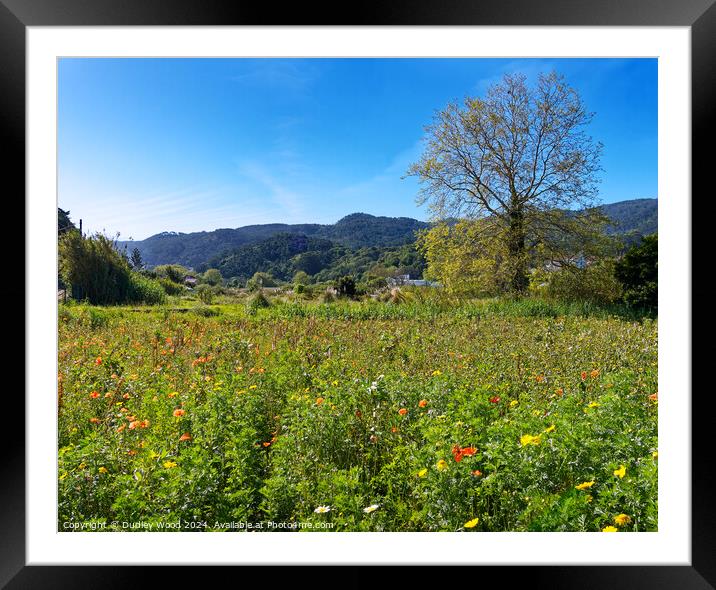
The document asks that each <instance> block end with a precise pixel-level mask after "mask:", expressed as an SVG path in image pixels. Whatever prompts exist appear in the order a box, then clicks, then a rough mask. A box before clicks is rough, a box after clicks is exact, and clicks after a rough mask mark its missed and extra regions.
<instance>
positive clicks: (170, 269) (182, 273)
mask: <svg viewBox="0 0 716 590" xmlns="http://www.w3.org/2000/svg"><path fill="white" fill-rule="evenodd" d="M154 273H155V274H156V275H157V276H158V277H161V278H165V279H167V280H170V281H172V282H173V283H176V284H178V285H183V284H184V278H185V277H186V276H187V275H188V274H189V270H188V269H186V268H184V267H183V266H181V265H180V264H162V265H160V266H155V267H154Z"/></svg>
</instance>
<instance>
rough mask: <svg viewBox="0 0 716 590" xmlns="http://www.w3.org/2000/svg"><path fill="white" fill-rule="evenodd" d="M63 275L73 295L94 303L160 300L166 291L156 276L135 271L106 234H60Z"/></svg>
mask: <svg viewBox="0 0 716 590" xmlns="http://www.w3.org/2000/svg"><path fill="white" fill-rule="evenodd" d="M58 250H59V267H60V276H61V277H62V279H63V280H64V282H65V283H67V284H69V285H71V287H72V292H73V296H74V297H75V298H78V299H83V300H84V299H86V300H87V301H89V302H90V303H93V304H103V305H106V304H117V303H126V302H135V303H141V302H144V303H149V304H155V303H160V302H162V301H163V300H164V290H163V289H162V287H161V285H159V283H157V282H156V281H153V280H152V279H149V278H147V277H144V276H142V275H140V274H137V273H134V272H132V271H131V269H130V268H129V264H128V262H127V260H126V258H125V257H124V256H122V255H121V254H120V253H119V252H118V251H117V249H116V242H115V241H114V240H112V239H110V238H108V237H107V236H105V235H103V234H95V235H94V236H90V237H87V238H83V237H82V236H81V235H80V234H79V232H76V231H67V232H65V233H64V234H62V236H61V237H60V240H59V244H58Z"/></svg>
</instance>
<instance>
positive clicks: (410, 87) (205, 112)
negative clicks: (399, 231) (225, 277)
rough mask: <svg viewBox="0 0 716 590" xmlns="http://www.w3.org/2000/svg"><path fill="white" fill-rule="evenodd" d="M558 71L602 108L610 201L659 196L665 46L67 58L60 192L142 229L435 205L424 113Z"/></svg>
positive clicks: (141, 232)
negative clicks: (572, 52) (347, 55)
mask: <svg viewBox="0 0 716 590" xmlns="http://www.w3.org/2000/svg"><path fill="white" fill-rule="evenodd" d="M553 69H554V70H557V71H558V72H561V73H563V74H564V75H565V77H566V79H567V82H568V83H569V84H570V85H571V86H573V87H574V88H575V89H576V90H577V91H578V92H579V93H580V95H581V96H582V98H583V100H584V102H585V104H586V106H587V108H588V109H589V110H590V111H594V112H595V113H596V116H595V118H594V121H593V123H592V125H591V134H592V136H593V137H594V138H595V139H596V140H599V141H601V142H602V143H603V144H604V154H603V158H602V166H603V168H604V173H603V174H602V184H601V187H600V193H601V199H602V201H603V202H605V203H608V202H614V201H621V200H625V199H634V198H643V197H656V196H657V60H656V59H519V60H516V59H166V58H165V59H106V58H97V59H87V58H77V59H75V58H65V59H62V60H60V64H59V102H58V149H59V154H58V166H59V172H58V178H59V205H60V207H62V208H63V209H69V210H70V212H71V218H72V219H73V220H74V221H75V222H76V221H77V220H78V219H79V218H82V219H83V224H84V227H85V228H87V229H88V230H89V231H99V230H104V231H106V232H107V233H109V234H115V233H117V232H119V233H120V234H121V238H122V239H128V238H130V237H131V238H134V239H143V238H146V237H149V236H150V235H153V234H155V233H159V232H161V231H181V232H191V231H203V230H207V231H209V230H213V229H217V228H222V227H223V228H226V227H239V226H242V225H249V224H254V223H272V222H283V223H305V222H315V223H333V222H335V221H337V220H338V219H340V218H341V217H343V216H344V215H347V214H349V213H354V212H357V211H361V212H365V213H371V214H374V215H389V216H406V217H414V218H417V219H428V217H429V214H428V211H427V209H426V208H425V207H422V208H419V207H418V206H417V205H416V203H415V196H416V194H417V191H418V183H417V181H416V180H415V179H414V178H405V179H403V178H401V177H402V176H403V175H404V174H405V172H406V169H407V167H408V165H409V164H410V163H411V162H412V161H414V160H415V159H417V158H418V156H419V155H420V150H421V138H422V137H423V134H424V130H423V127H424V126H425V125H426V124H428V123H429V122H430V121H431V119H432V116H433V114H434V112H435V111H436V110H439V109H441V108H443V107H444V106H445V105H446V104H447V103H448V102H449V101H451V100H454V99H458V100H460V99H462V98H464V97H465V96H476V95H481V94H483V93H484V91H485V90H486V89H487V87H488V86H489V85H490V84H492V83H494V82H497V81H498V80H499V79H500V78H501V76H502V75H503V74H504V73H505V72H518V71H519V72H524V73H525V74H526V75H527V76H528V78H529V79H531V80H534V79H535V78H536V75H537V74H538V73H539V72H547V71H550V70H553Z"/></svg>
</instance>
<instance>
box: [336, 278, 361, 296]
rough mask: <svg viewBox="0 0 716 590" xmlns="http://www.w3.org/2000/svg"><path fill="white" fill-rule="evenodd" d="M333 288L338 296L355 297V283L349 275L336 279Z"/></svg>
mask: <svg viewBox="0 0 716 590" xmlns="http://www.w3.org/2000/svg"><path fill="white" fill-rule="evenodd" d="M335 287H336V290H337V291H338V294H339V295H343V296H345V297H355V295H356V281H355V279H354V278H353V277H352V276H350V275H346V276H344V277H341V278H340V279H338V281H336V285H335Z"/></svg>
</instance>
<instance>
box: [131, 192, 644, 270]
mask: <svg viewBox="0 0 716 590" xmlns="http://www.w3.org/2000/svg"><path fill="white" fill-rule="evenodd" d="M600 208H601V209H602V211H603V212H604V213H605V215H607V216H608V217H609V218H610V219H612V220H613V222H614V223H613V224H611V225H610V226H609V227H608V228H607V231H608V233H610V234H612V235H622V236H624V237H625V239H627V240H628V241H632V240H634V239H638V237H639V236H643V235H648V234H650V233H654V232H655V231H657V228H658V223H657V221H658V215H657V213H658V199H656V198H647V199H630V200H627V201H618V202H616V203H607V204H604V205H601V206H600ZM430 225H431V224H430V223H429V222H425V221H419V220H417V219H413V218H411V217H386V216H376V215H371V214H369V213H362V212H357V213H351V214H349V215H346V216H344V217H342V218H341V219H339V220H338V221H336V222H335V223H333V224H318V223H299V224H286V223H267V224H253V225H246V226H241V227H238V228H221V229H216V230H212V231H201V232H190V233H181V232H170V231H167V232H161V233H158V234H155V235H153V236H150V237H149V238H146V239H145V240H136V241H123V242H119V243H118V245H119V246H120V247H124V246H126V247H127V249H128V250H130V251H131V250H132V249H133V248H137V249H138V250H139V252H140V253H141V255H142V259H143V260H144V263H145V264H146V265H147V266H148V267H153V266H157V265H160V264H181V265H183V266H187V267H190V268H200V267H203V266H205V265H206V264H207V263H208V262H209V261H212V260H218V259H221V258H224V257H226V256H229V255H231V254H232V253H234V252H235V251H237V250H239V249H240V248H242V247H244V246H251V245H255V244H259V243H260V242H263V241H265V240H268V239H269V238H272V237H274V236H276V235H277V234H294V235H295V234H301V235H304V236H306V237H307V238H316V239H319V238H320V239H325V240H331V241H333V242H335V243H336V244H340V245H342V246H346V247H348V248H353V249H359V248H371V247H381V248H385V247H400V246H403V245H405V244H409V243H411V242H412V241H414V239H415V232H416V231H417V230H420V229H425V228H427V227H430Z"/></svg>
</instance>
